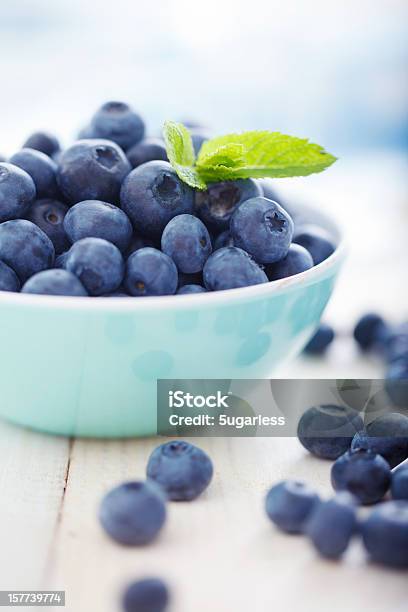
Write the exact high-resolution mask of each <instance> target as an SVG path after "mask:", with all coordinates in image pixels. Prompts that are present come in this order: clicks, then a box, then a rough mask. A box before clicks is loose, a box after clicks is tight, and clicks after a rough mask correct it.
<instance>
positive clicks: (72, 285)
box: [21, 269, 88, 296]
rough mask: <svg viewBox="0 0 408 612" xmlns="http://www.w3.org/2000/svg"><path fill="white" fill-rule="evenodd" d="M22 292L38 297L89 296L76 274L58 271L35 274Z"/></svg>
mask: <svg viewBox="0 0 408 612" xmlns="http://www.w3.org/2000/svg"><path fill="white" fill-rule="evenodd" d="M21 292H22V293H36V294H38V295H73V296H87V295H88V294H87V292H86V291H85V288H84V286H83V285H82V283H81V281H79V280H78V278H77V277H76V276H75V275H74V274H72V273H71V272H67V271H66V270H56V269H54V270H44V271H43V272H38V273H37V274H34V276H31V278H29V279H28V281H27V282H26V283H25V284H24V286H23V288H22V290H21Z"/></svg>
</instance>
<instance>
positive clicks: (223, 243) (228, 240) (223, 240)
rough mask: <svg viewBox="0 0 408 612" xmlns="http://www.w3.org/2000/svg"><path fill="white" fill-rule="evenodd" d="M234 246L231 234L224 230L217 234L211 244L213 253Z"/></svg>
mask: <svg viewBox="0 0 408 612" xmlns="http://www.w3.org/2000/svg"><path fill="white" fill-rule="evenodd" d="M228 246H234V240H233V238H232V236H231V232H230V231H229V230H225V231H224V232H221V234H218V236H217V237H216V238H215V240H214V242H213V251H217V249H222V248H223V247H228Z"/></svg>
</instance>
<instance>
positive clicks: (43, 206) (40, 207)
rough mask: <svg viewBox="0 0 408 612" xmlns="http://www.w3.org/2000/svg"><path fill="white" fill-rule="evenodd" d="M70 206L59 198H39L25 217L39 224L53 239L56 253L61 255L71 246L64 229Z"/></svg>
mask: <svg viewBox="0 0 408 612" xmlns="http://www.w3.org/2000/svg"><path fill="white" fill-rule="evenodd" d="M67 211H68V206H67V205H66V204H63V203H62V202H60V201H59V200H53V199H48V198H46V199H44V200H37V201H36V202H34V204H33V205H32V206H30V208H29V209H28V212H27V214H26V216H25V218H26V219H27V220H28V221H31V222H32V223H35V225H38V227H39V228H41V229H42V231H43V232H45V233H46V234H47V236H48V238H49V239H50V240H51V242H52V243H53V245H54V249H55V253H56V254H57V255H59V254H60V253H62V252H63V251H65V250H67V249H68V248H69V246H70V242H69V240H68V236H67V235H66V233H65V230H64V217H65V215H66V214H67Z"/></svg>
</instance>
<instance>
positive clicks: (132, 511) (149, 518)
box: [99, 481, 166, 546]
mask: <svg viewBox="0 0 408 612" xmlns="http://www.w3.org/2000/svg"><path fill="white" fill-rule="evenodd" d="M99 519H100V522H101V524H102V527H103V528H104V529H105V531H106V532H107V533H108V534H109V535H110V536H111V538H113V539H114V540H116V541H117V542H119V543H120V544H126V545H128V546H134V545H140V544H148V543H149V542H151V541H152V540H153V539H154V538H155V537H156V536H157V534H158V533H159V531H160V529H161V528H162V527H163V524H164V521H165V519H166V506H165V496H164V494H163V492H162V490H161V489H160V487H158V486H157V485H156V484H155V483H154V482H149V481H147V482H139V481H134V482H125V483H123V484H121V485H119V486H118V487H115V488H114V489H112V490H111V491H109V493H107V494H106V495H105V496H104V498H103V499H102V502H101V505H100V509H99Z"/></svg>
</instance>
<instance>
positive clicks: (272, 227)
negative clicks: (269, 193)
mask: <svg viewBox="0 0 408 612" xmlns="http://www.w3.org/2000/svg"><path fill="white" fill-rule="evenodd" d="M231 235H232V237H233V239H234V245H235V246H237V247H240V248H241V249H244V250H245V251H247V253H249V254H250V255H252V257H253V258H254V259H255V260H256V261H257V262H259V263H264V264H268V263H274V262H276V261H280V260H281V259H283V258H284V257H286V255H287V254H288V251H289V246H290V243H291V241H292V236H293V221H292V219H291V218H290V216H289V215H288V214H287V213H286V212H285V211H284V210H283V208H281V206H279V204H277V203H276V202H272V200H267V199H266V198H263V197H259V198H251V199H250V200H246V201H245V202H243V203H242V204H241V205H240V206H239V207H238V208H237V209H236V211H235V212H234V214H233V215H232V218H231Z"/></svg>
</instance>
